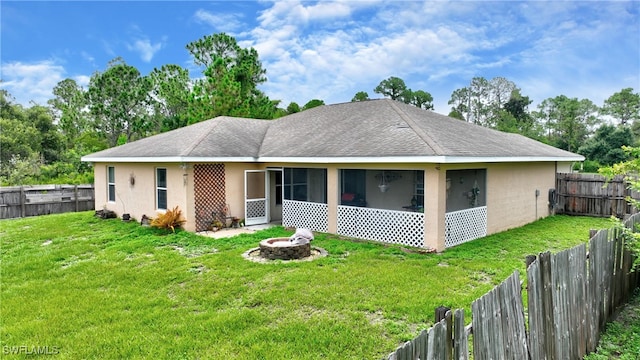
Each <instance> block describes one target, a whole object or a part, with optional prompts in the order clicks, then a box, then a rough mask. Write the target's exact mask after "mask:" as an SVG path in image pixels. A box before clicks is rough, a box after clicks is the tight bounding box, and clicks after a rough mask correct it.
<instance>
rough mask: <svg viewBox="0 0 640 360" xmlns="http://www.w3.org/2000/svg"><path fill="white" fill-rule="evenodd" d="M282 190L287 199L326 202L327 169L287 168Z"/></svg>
mask: <svg viewBox="0 0 640 360" xmlns="http://www.w3.org/2000/svg"><path fill="white" fill-rule="evenodd" d="M276 191H277V187H276ZM282 191H283V197H284V199H286V200H298V201H308V202H315V203H321V204H326V203H327V169H316V168H309V169H301V168H285V169H284V180H283V184H282ZM276 196H277V194H276Z"/></svg>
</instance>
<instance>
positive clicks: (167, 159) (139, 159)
mask: <svg viewBox="0 0 640 360" xmlns="http://www.w3.org/2000/svg"><path fill="white" fill-rule="evenodd" d="M80 160H81V161H85V162H92V163H195V162H201V163H225V162H259V161H258V160H257V159H256V158H255V157H244V156H238V157H219V156H218V157H193V156H157V157H148V156H126V157H125V156H122V157H118V156H96V157H92V156H84V157H82V158H81V159H80Z"/></svg>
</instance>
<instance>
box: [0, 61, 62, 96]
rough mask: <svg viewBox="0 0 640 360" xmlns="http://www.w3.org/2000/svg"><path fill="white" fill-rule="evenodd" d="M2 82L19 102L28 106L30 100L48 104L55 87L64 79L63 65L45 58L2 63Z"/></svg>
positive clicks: (2, 85) (1, 85) (1, 84)
mask: <svg viewBox="0 0 640 360" xmlns="http://www.w3.org/2000/svg"><path fill="white" fill-rule="evenodd" d="M1 67H2V83H0V87H2V88H4V89H6V90H7V91H8V92H9V93H10V94H11V95H12V96H13V97H14V98H15V99H16V102H17V103H18V104H23V105H25V106H28V104H29V103H30V102H32V101H33V102H34V103H36V104H38V105H46V104H47V100H49V99H51V98H53V88H54V87H55V86H56V85H57V84H58V83H59V82H60V81H62V80H63V79H64V74H65V72H66V71H65V69H64V67H63V66H61V65H59V64H57V63H55V62H53V61H51V60H43V61H39V62H33V63H23V62H19V61H16V62H9V63H2V65H1Z"/></svg>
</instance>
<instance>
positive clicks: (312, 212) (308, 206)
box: [282, 200, 329, 232]
mask: <svg viewBox="0 0 640 360" xmlns="http://www.w3.org/2000/svg"><path fill="white" fill-rule="evenodd" d="M328 210H329V208H328V206H327V204H321V203H314V202H306V201H295V200H283V201H282V225H283V226H291V227H296V228H305V229H309V230H313V231H319V232H328V231H329V227H328V218H329V215H328Z"/></svg>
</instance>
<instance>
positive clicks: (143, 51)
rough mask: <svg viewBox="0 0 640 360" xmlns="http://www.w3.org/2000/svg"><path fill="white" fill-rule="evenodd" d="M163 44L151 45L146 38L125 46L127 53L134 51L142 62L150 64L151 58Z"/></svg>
mask: <svg viewBox="0 0 640 360" xmlns="http://www.w3.org/2000/svg"><path fill="white" fill-rule="evenodd" d="M162 47H163V43H162V42H159V43H156V44H151V41H150V40H149V39H147V38H143V39H137V40H135V41H134V42H133V44H127V49H129V51H134V52H137V53H138V54H140V58H141V59H142V61H144V62H147V63H148V62H150V61H151V59H153V56H154V55H155V54H156V53H157V52H158V51H160V49H162Z"/></svg>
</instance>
